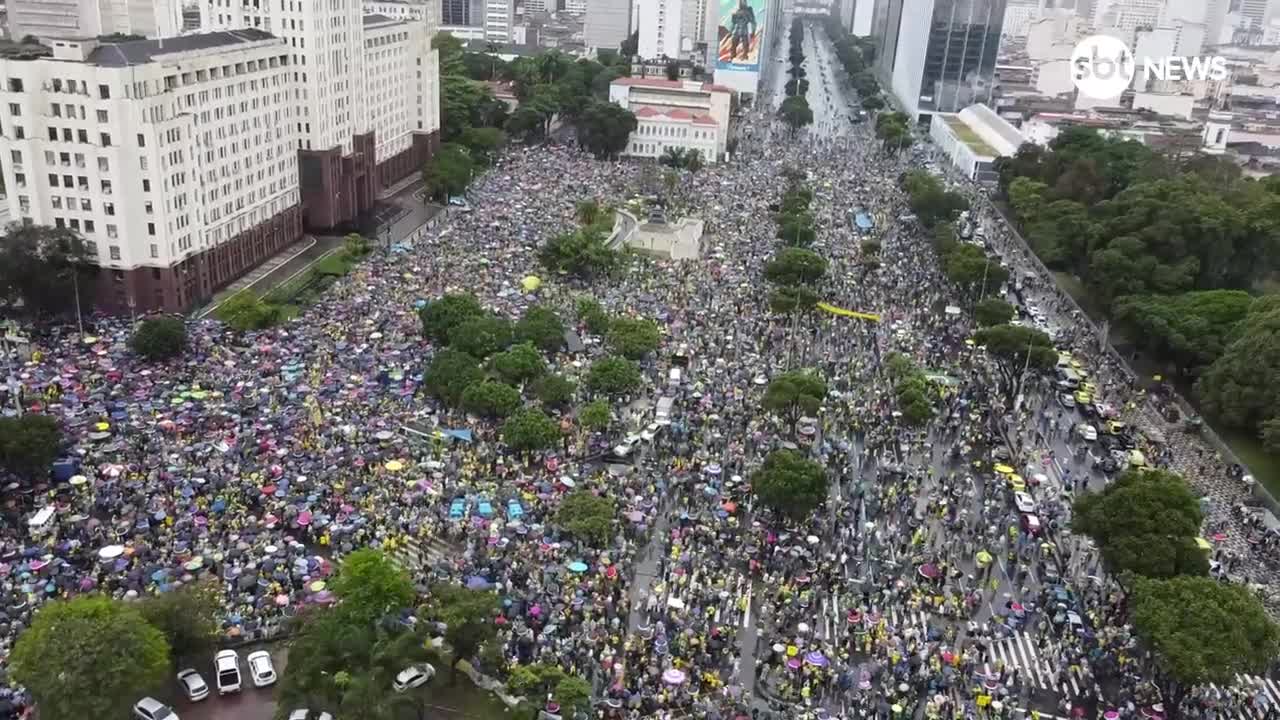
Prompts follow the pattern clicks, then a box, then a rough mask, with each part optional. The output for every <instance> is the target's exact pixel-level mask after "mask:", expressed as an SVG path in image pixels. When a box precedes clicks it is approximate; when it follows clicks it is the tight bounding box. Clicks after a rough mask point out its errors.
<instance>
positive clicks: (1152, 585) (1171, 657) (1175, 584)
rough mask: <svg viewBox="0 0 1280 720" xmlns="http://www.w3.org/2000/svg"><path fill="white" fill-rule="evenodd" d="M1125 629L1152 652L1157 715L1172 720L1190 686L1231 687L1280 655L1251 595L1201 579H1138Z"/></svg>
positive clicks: (1276, 637) (1277, 640) (1275, 635)
mask: <svg viewBox="0 0 1280 720" xmlns="http://www.w3.org/2000/svg"><path fill="white" fill-rule="evenodd" d="M1130 607H1131V608H1132V612H1133V627H1134V630H1136V631H1137V634H1138V637H1139V638H1141V639H1142V641H1143V644H1144V645H1145V647H1147V648H1150V649H1152V650H1153V651H1154V652H1155V657H1156V667H1157V668H1158V670H1159V673H1158V675H1157V682H1158V684H1159V685H1160V689H1161V691H1162V694H1163V696H1164V706H1165V712H1166V713H1168V715H1169V717H1171V718H1175V719H1176V718H1177V717H1178V716H1179V712H1180V710H1181V706H1182V700H1183V698H1185V697H1186V694H1187V691H1188V690H1190V689H1191V688H1193V687H1203V686H1206V685H1208V684H1210V683H1214V684H1218V685H1220V686H1222V687H1232V686H1233V685H1234V683H1235V682H1236V679H1237V678H1238V677H1239V676H1241V675H1261V674H1265V673H1266V671H1267V668H1268V667H1269V666H1270V665H1271V663H1272V661H1274V660H1275V657H1276V654H1277V652H1280V631H1278V630H1277V628H1276V625H1275V623H1273V622H1271V619H1270V618H1269V617H1268V616H1267V612H1266V609H1265V608H1263V606H1262V603H1261V602H1260V601H1259V600H1258V597H1257V596H1256V595H1254V594H1253V591H1252V590H1250V589H1249V588H1247V587H1245V586H1244V585H1236V584H1228V583H1221V582H1218V581H1216V580H1212V579H1210V578H1207V577H1188V576H1179V577H1174V578H1169V579H1167V580H1157V579H1151V578H1138V579H1137V581H1136V582H1135V583H1134V588H1133V593H1132V595H1131V596H1130Z"/></svg>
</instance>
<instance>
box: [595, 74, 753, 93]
mask: <svg viewBox="0 0 1280 720" xmlns="http://www.w3.org/2000/svg"><path fill="white" fill-rule="evenodd" d="M685 83H693V84H697V85H698V87H697V88H693V89H690V88H686V87H685ZM611 84H612V85H631V86H635V87H651V88H662V89H664V90H676V91H683V92H725V93H727V92H730V90H729V88H727V87H725V86H724V85H716V84H714V83H705V82H704V83H698V82H697V81H696V80H665V79H662V78H636V77H624V78H618V79H617V80H614V81H613V82H612V83H611Z"/></svg>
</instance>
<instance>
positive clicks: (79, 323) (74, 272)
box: [71, 264, 84, 338]
mask: <svg viewBox="0 0 1280 720" xmlns="http://www.w3.org/2000/svg"><path fill="white" fill-rule="evenodd" d="M71 285H72V287H74V288H75V294H76V328H77V329H78V330H79V332H80V337H82V338H83V337H84V318H83V317H82V316H81V314H80V266H79V265H75V264H73V265H72V266H71Z"/></svg>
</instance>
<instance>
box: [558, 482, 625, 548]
mask: <svg viewBox="0 0 1280 720" xmlns="http://www.w3.org/2000/svg"><path fill="white" fill-rule="evenodd" d="M554 522H555V525H556V526H557V527H559V528H561V529H563V530H564V531H565V532H567V533H569V534H570V535H573V536H574V537H576V538H578V539H580V540H582V541H583V542H585V543H587V544H588V545H593V546H596V547H603V546H604V545H605V544H607V543H608V542H609V540H610V539H612V538H613V533H614V524H615V523H616V522H617V508H616V506H615V505H614V502H613V500H611V499H609V498H607V497H602V496H600V495H596V494H595V493H593V492H591V491H589V490H575V491H573V492H571V493H569V494H568V495H565V496H564V499H563V500H561V501H560V507H558V508H556V514H555V521H554Z"/></svg>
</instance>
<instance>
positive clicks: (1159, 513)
mask: <svg viewBox="0 0 1280 720" xmlns="http://www.w3.org/2000/svg"><path fill="white" fill-rule="evenodd" d="M1203 521H1204V515H1203V513H1201V511H1200V501H1199V500H1198V499H1197V498H1196V496H1195V494H1194V493H1193V492H1192V491H1191V488H1190V487H1189V486H1188V485H1187V483H1186V481H1184V480H1183V479H1182V478H1181V477H1180V476H1179V475H1177V474H1175V473H1172V472H1168V471H1165V470H1149V471H1139V470H1128V471H1126V472H1124V473H1123V474H1121V475H1120V477H1118V478H1116V479H1115V480H1114V481H1113V482H1112V483H1111V484H1110V485H1108V486H1107V488H1106V489H1105V490H1103V491H1102V492H1100V493H1088V494H1084V495H1081V496H1079V497H1078V498H1077V499H1076V501H1075V504H1074V506H1073V508H1072V517H1071V529H1072V531H1073V532H1079V533H1083V534H1085V535H1088V536H1089V537H1090V538H1092V539H1093V541H1094V542H1095V543H1097V545H1098V549H1099V550H1100V551H1101V552H1102V558H1103V561H1104V562H1106V564H1107V567H1108V568H1109V569H1110V571H1111V572H1112V573H1115V574H1123V573H1132V574H1134V575H1142V576H1146V577H1155V578H1167V577H1172V576H1174V575H1206V574H1208V572H1209V558H1208V555H1207V553H1205V552H1204V551H1203V550H1201V549H1200V548H1199V547H1197V546H1196V537H1197V536H1198V535H1199V534H1200V524H1201V522H1203Z"/></svg>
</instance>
